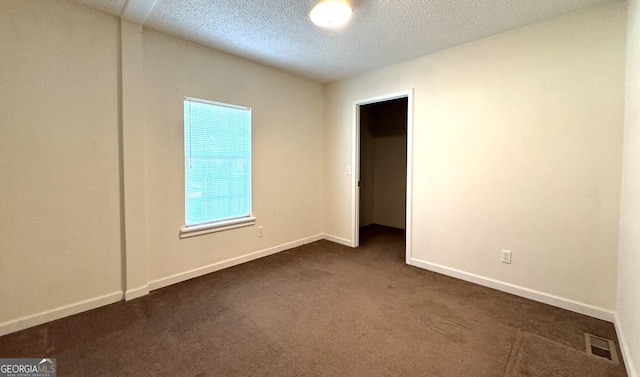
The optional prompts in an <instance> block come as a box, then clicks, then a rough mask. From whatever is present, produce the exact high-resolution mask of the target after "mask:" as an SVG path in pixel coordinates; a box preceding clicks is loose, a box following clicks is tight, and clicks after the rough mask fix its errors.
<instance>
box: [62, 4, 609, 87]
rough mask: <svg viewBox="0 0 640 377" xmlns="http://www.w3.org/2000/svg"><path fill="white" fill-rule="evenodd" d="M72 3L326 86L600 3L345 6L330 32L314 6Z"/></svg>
mask: <svg viewBox="0 0 640 377" xmlns="http://www.w3.org/2000/svg"><path fill="white" fill-rule="evenodd" d="M74 1H76V2H79V3H82V4H85V5H89V6H92V7H94V8H97V9H99V10H102V11H106V12H109V13H112V14H116V15H119V14H121V13H122V14H123V15H124V16H125V18H127V17H126V16H127V11H126V9H127V8H128V9H129V10H132V9H134V10H135V14H136V16H132V17H129V18H132V19H134V20H136V21H137V22H144V26H145V27H147V28H149V29H153V30H157V31H160V32H163V33H166V34H170V35H174V36H177V37H180V38H183V39H186V40H190V41H193V42H197V43H199V44H202V45H205V46H209V47H212V48H215V49H218V50H222V51H225V52H228V53H231V54H234V55H238V56H242V57H245V58H248V59H251V60H255V61H258V62H261V63H264V64H267V65H270V66H274V67H277V68H280V69H283V70H285V71H289V72H293V73H296V74H299V75H302V76H306V77H309V78H312V79H315V80H317V81H320V82H323V83H326V82H331V81H335V80H339V79H342V78H346V77H351V76H354V75H358V74H361V73H364V72H367V71H371V70H375V69H378V68H382V67H385V66H388V65H392V64H396V63H399V62H402V61H406V60H409V59H412V58H416V57H419V56H424V55H428V54H431V53H434V52H437V51H441V50H444V49H447V48H450V47H453V46H457V45H461V44H464V43H467V42H470V41H473V40H477V39H481V38H484V37H487V36H490V35H494V34H498V33H502V32H505V31H508V30H512V29H515V28H519V27H522V26H526V25H529V24H532V23H535V22H538V21H541V20H544V19H548V18H552V17H556V16H559V15H562V14H565V13H568V12H571V11H574V10H578V9H581V8H584V7H587V6H590V5H593V4H596V3H599V2H602V1H603V0H351V4H352V6H353V17H352V18H351V20H350V21H349V22H348V23H347V24H346V25H345V26H343V27H341V28H340V29H338V30H330V29H322V28H319V27H317V26H315V25H313V24H312V23H311V22H310V21H309V19H308V13H309V10H310V9H311V7H312V6H313V4H314V3H315V2H316V0H128V4H126V6H125V0H74ZM123 9H124V10H125V12H123ZM131 13H133V12H131Z"/></svg>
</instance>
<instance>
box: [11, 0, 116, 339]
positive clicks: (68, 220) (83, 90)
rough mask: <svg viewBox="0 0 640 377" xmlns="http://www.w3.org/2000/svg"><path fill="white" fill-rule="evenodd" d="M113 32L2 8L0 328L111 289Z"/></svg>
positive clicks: (75, 12) (92, 14)
mask: <svg viewBox="0 0 640 377" xmlns="http://www.w3.org/2000/svg"><path fill="white" fill-rule="evenodd" d="M118 23H119V22H118V20H117V19H116V18H114V17H111V16H107V15H105V14H102V13H99V12H97V11H93V10H89V9H87V8H83V7H80V6H77V5H73V4H69V3H65V2H59V1H38V0H15V1H14V0H8V1H3V2H2V10H1V11H0V67H1V68H0V135H1V136H0V151H2V159H0V176H1V177H2V179H0V226H1V227H2V229H3V232H2V237H0V302H1V304H0V324H2V323H3V322H7V321H11V320H15V319H17V318H20V317H24V316H29V315H33V314H37V313H42V312H44V311H47V310H51V309H55V308H59V307H61V306H64V305H68V304H72V303H77V302H80V301H83V300H88V299H94V298H96V297H99V296H103V295H109V294H112V293H116V294H117V292H118V291H120V290H121V267H122V266H121V248H120V211H119V199H120V197H119V173H118V49H119V46H118ZM0 332H1V329H0Z"/></svg>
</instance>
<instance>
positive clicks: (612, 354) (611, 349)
mask: <svg viewBox="0 0 640 377" xmlns="http://www.w3.org/2000/svg"><path fill="white" fill-rule="evenodd" d="M584 337H585V340H586V344H587V353H588V354H589V355H594V356H597V357H601V358H603V359H606V360H609V361H610V362H612V363H614V364H618V354H617V353H616V346H615V344H614V343H613V341H612V340H610V339H605V338H601V337H599V336H595V335H591V334H587V333H585V334H584Z"/></svg>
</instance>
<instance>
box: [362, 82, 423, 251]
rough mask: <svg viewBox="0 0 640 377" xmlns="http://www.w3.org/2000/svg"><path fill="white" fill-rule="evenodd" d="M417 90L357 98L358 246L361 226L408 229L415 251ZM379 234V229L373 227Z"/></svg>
mask: <svg viewBox="0 0 640 377" xmlns="http://www.w3.org/2000/svg"><path fill="white" fill-rule="evenodd" d="M412 96H413V92H412V91H405V92H398V93H393V94H388V95H384V96H379V97H375V98H369V99H365V100H360V101H355V102H354V144H355V145H354V148H353V150H354V156H353V166H354V174H353V176H354V179H353V194H354V195H353V204H354V205H353V214H352V215H353V217H352V218H353V219H354V221H353V224H352V225H353V231H352V237H353V238H352V239H353V240H354V242H353V246H354V247H357V246H359V244H360V229H361V228H364V227H366V228H367V229H369V231H368V232H367V234H371V233H372V232H371V229H372V228H373V229H376V227H378V229H394V230H396V231H404V235H405V236H404V237H405V245H406V246H405V261H406V262H407V263H408V261H409V260H410V256H411V247H410V246H411V245H410V240H411V238H410V231H411V165H412V161H411V157H412V153H411V140H412V123H413V122H412V117H413V111H412ZM373 233H375V231H374V232H373Z"/></svg>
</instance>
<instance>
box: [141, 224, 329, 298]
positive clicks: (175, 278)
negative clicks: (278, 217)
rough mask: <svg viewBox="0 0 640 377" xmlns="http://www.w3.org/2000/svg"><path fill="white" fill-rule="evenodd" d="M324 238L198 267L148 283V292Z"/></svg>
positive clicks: (279, 246) (310, 239)
mask: <svg viewBox="0 0 640 377" xmlns="http://www.w3.org/2000/svg"><path fill="white" fill-rule="evenodd" d="M323 238H324V235H322V234H317V235H315V236H311V237H307V238H302V239H299V240H297V241H292V242H287V243H285V244H282V245H278V246H274V247H271V248H268V249H264V250H259V251H256V252H253V253H250V254H246V255H242V256H239V257H235V258H231V259H227V260H224V261H221V262H217V263H213V264H210V265H207V266H203V267H198V268H195V269H193V270H189V271H185V272H181V273H179V274H175V275H171V276H168V277H166V278H162V279H158V280H154V281H150V282H149V290H151V291H153V290H156V289H160V288H163V287H166V286H169V285H172V284H176V283H180V282H182V281H185V280H189V279H193V278H197V277H198V276H202V275H206V274H210V273H212V272H215V271H219V270H223V269H225V268H229V267H233V266H236V265H239V264H242V263H246V262H250V261H252V260H255V259H258V258H262V257H266V256H269V255H271V254H275V253H279V252H281V251H284V250H288V249H292V248H294V247H298V246H301V245H304V244H308V243H311V242H315V241H318V240H321V239H323Z"/></svg>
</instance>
